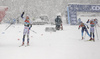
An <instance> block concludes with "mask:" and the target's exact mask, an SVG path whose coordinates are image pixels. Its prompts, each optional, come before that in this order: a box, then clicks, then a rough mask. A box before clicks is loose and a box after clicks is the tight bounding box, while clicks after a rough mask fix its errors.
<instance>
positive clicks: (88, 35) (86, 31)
mask: <svg viewBox="0 0 100 59" xmlns="http://www.w3.org/2000/svg"><path fill="white" fill-rule="evenodd" d="M85 31H86V33H87V34H88V36H89V37H90V34H89V32H88V30H87V29H85Z"/></svg>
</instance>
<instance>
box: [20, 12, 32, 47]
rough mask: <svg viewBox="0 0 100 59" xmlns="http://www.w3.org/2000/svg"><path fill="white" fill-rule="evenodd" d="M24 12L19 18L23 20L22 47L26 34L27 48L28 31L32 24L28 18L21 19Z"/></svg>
mask: <svg viewBox="0 0 100 59" xmlns="http://www.w3.org/2000/svg"><path fill="white" fill-rule="evenodd" d="M23 15H24V12H23V13H22V15H21V18H22V19H23V20H24V31H23V42H22V46H23V45H24V41H25V35H26V34H27V45H28V46H29V31H30V29H31V27H32V24H31V22H30V19H29V16H26V18H24V17H23Z"/></svg>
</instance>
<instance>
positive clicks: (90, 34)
mask: <svg viewBox="0 0 100 59" xmlns="http://www.w3.org/2000/svg"><path fill="white" fill-rule="evenodd" d="M91 40H92V32H90V41H91Z"/></svg>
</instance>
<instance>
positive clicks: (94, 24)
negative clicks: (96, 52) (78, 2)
mask: <svg viewBox="0 0 100 59" xmlns="http://www.w3.org/2000/svg"><path fill="white" fill-rule="evenodd" d="M87 23H90V40H89V41H91V40H93V41H95V39H94V38H95V34H94V30H95V26H96V24H97V23H98V22H97V19H92V20H88V21H87ZM92 36H93V37H92Z"/></svg>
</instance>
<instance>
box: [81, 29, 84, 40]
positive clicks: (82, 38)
mask: <svg viewBox="0 0 100 59" xmlns="http://www.w3.org/2000/svg"><path fill="white" fill-rule="evenodd" d="M81 32H82V39H83V33H84V29H82V30H81Z"/></svg>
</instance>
